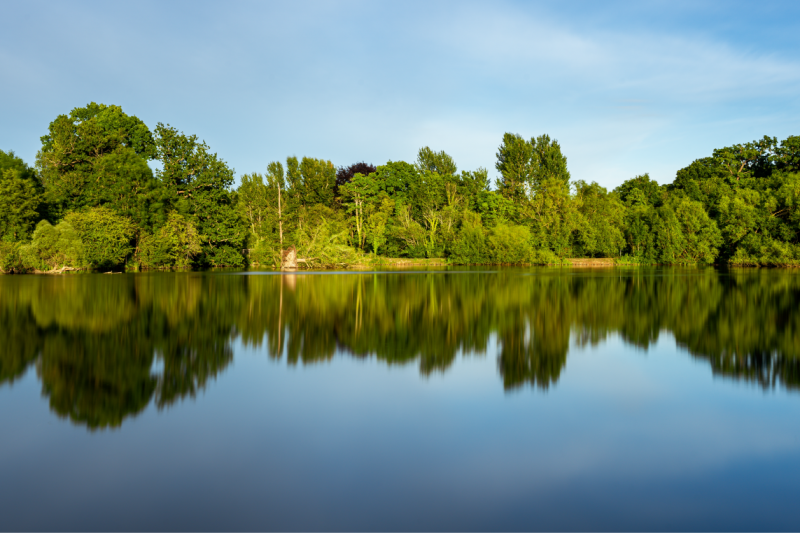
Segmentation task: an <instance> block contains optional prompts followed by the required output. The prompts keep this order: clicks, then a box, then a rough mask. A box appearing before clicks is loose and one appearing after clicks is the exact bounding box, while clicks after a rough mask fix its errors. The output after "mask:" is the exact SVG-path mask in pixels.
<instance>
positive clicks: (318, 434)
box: [0, 268, 800, 530]
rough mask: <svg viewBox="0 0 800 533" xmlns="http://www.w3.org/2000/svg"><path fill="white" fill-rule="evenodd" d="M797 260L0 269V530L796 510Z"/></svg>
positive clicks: (639, 523) (764, 523)
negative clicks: (768, 264) (714, 265)
mask: <svg viewBox="0 0 800 533" xmlns="http://www.w3.org/2000/svg"><path fill="white" fill-rule="evenodd" d="M799 302H800V272H796V271H792V270H766V269H762V270H731V271H721V270H715V269H710V268H709V269H700V268H698V269H690V268H686V269H680V268H664V269H655V268H654V269H645V268H638V269H637V268H630V269H625V268H616V269H595V270H580V269H548V268H519V269H513V268H507V269H506V268H504V269H486V268H484V269H452V270H441V271H427V270H426V271H392V272H383V271H382V272H318V273H315V272H308V273H307V272H299V273H296V274H281V273H275V272H257V271H256V272H232V271H219V272H178V273H140V274H123V275H104V274H82V275H66V276H0V424H2V431H1V432H0V502H2V503H0V529H3V530H53V529H57V530H75V529H80V530H116V529H124V530H151V529H157V530H171V529H192V530H232V529H248V530H252V529H258V530H265V529H266V530H316V529H324V530H343V529H344V530H365V529H369V530H375V529H377V530H386V529H389V530H419V529H423V530H442V529H444V530H452V529H458V530H530V529H547V530H575V529H581V530H585V529H615V530H631V529H635V530H641V529H661V530H663V529H669V530H683V529H691V530H706V529H725V530H771V529H778V530H798V529H800V513H798V512H797V511H796V509H795V508H794V505H796V502H797V500H798V497H800V416H799V415H800V310H799V309H798V303H799Z"/></svg>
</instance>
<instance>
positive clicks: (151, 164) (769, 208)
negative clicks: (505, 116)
mask: <svg viewBox="0 0 800 533" xmlns="http://www.w3.org/2000/svg"><path fill="white" fill-rule="evenodd" d="M41 142H42V146H41V149H40V150H39V153H38V154H37V157H36V162H35V165H34V166H33V167H31V166H29V165H28V164H26V163H25V162H24V161H22V160H21V159H20V158H19V157H16V156H15V154H14V153H13V152H11V151H9V152H3V151H0V271H2V272H17V273H18V272H30V271H54V270H61V271H63V270H64V269H96V270H106V271H108V270H120V269H123V268H130V269H155V268H186V267H213V266H236V267H244V266H248V265H261V266H267V267H271V266H278V265H280V261H281V257H282V250H286V249H288V248H289V247H294V248H295V249H296V250H297V252H298V255H299V256H300V257H301V258H303V259H304V262H303V263H301V265H306V266H311V267H331V266H350V265H354V264H358V263H368V262H373V261H381V258H443V259H446V260H447V261H448V262H449V263H451V264H565V263H568V260H569V258H575V257H606V258H614V259H615V260H616V261H617V262H619V263H626V264H730V265H774V266H782V265H797V264H800V207H799V206H798V203H800V137H797V136H791V137H789V138H787V139H785V140H783V141H780V142H779V141H778V140H777V139H776V138H770V137H764V138H763V139H761V140H758V141H754V142H749V143H746V144H740V145H734V146H731V147H727V148H722V149H718V150H714V152H713V154H712V155H711V156H710V157H706V158H703V159H699V160H697V161H694V162H693V163H691V164H690V165H689V166H687V167H685V168H683V169H681V170H679V171H678V172H677V175H676V177H675V180H674V181H673V182H672V183H671V184H668V185H659V184H658V183H657V182H655V181H654V180H652V179H650V177H649V176H648V175H647V174H644V175H641V176H636V177H633V178H631V179H628V180H627V181H625V182H623V183H622V184H621V185H620V186H619V187H617V188H616V189H614V190H613V191H610V192H609V191H608V190H606V189H605V188H603V187H601V186H600V185H598V184H597V183H594V182H593V183H587V182H585V181H582V180H573V179H572V178H571V176H570V173H569V171H568V169H567V159H566V157H565V155H564V154H563V153H562V151H561V147H560V145H559V144H558V142H557V141H556V140H554V139H551V138H550V137H549V136H548V135H541V136H539V137H535V138H531V139H530V140H527V139H525V138H523V137H521V136H520V135H516V134H511V133H507V134H505V135H504V136H503V139H502V141H501V143H500V146H499V148H498V150H497V162H496V165H495V166H496V170H497V171H498V172H499V177H498V179H497V180H496V182H495V183H494V184H492V183H491V181H490V179H489V175H488V171H487V170H486V169H483V168H479V169H476V170H472V171H464V170H461V171H459V170H458V168H457V166H456V163H455V161H454V160H453V158H452V157H450V156H449V155H448V154H446V153H445V152H443V151H439V152H437V151H435V150H432V149H430V148H429V147H424V148H422V149H420V150H419V153H418V156H417V160H416V161H414V162H413V163H408V162H404V161H396V162H393V161H389V162H387V163H386V164H384V165H380V166H377V167H376V166H373V165H372V164H369V163H366V162H359V163H355V164H351V165H346V166H339V167H336V166H334V164H333V163H332V162H331V161H327V160H323V159H315V158H311V157H303V158H302V159H298V158H297V157H295V156H291V157H288V158H287V159H286V161H285V163H284V162H281V161H274V162H271V163H269V164H267V166H266V172H265V173H264V174H261V173H251V174H245V175H243V176H241V179H240V184H239V186H238V188H236V187H234V184H235V179H234V171H233V169H232V168H231V167H230V166H229V165H228V164H227V163H226V162H225V161H224V160H222V159H221V158H220V157H219V156H218V155H217V154H215V153H213V152H212V151H211V149H210V147H209V146H208V145H206V144H205V143H204V142H201V141H199V140H198V139H197V137H196V136H194V135H186V134H185V133H183V132H181V131H179V130H178V129H176V128H174V127H172V126H169V125H164V124H161V123H159V124H157V125H156V127H155V129H153V130H151V129H149V128H148V127H147V126H146V125H145V124H144V123H143V122H142V121H141V120H139V119H138V118H136V117H135V116H131V115H127V114H125V113H124V112H123V111H122V109H121V108H120V107H118V106H106V105H102V104H95V103H92V104H89V105H87V106H86V107H83V108H77V109H74V110H73V111H72V112H70V113H69V115H61V116H59V117H57V118H56V119H55V120H54V121H53V122H51V123H50V125H49V128H48V133H47V135H45V136H43V137H42V138H41Z"/></svg>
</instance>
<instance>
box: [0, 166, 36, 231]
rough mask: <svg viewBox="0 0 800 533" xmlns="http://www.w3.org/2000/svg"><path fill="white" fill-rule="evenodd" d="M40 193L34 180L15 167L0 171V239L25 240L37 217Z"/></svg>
mask: <svg viewBox="0 0 800 533" xmlns="http://www.w3.org/2000/svg"><path fill="white" fill-rule="evenodd" d="M40 205H41V195H40V194H39V191H38V188H37V187H36V183H35V182H34V180H32V179H30V178H26V176H25V173H23V172H21V171H19V170H17V169H12V168H9V169H6V170H3V171H2V172H0V239H3V240H7V241H10V242H20V241H25V240H27V239H28V238H29V237H30V235H31V233H32V232H33V227H34V225H35V224H36V221H37V220H38V219H39V207H40Z"/></svg>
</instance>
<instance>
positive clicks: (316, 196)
mask: <svg viewBox="0 0 800 533" xmlns="http://www.w3.org/2000/svg"><path fill="white" fill-rule="evenodd" d="M300 176H301V177H302V179H303V189H304V191H305V194H304V197H303V205H305V206H306V207H309V206H312V205H316V204H320V205H324V206H326V207H332V206H333V187H334V185H336V167H334V166H333V163H331V162H330V161H324V160H322V159H313V158H310V157H304V158H303V159H302V161H300Z"/></svg>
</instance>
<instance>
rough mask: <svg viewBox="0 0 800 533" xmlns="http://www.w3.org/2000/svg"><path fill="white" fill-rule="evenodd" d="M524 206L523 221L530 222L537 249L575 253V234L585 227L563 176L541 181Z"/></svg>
mask: <svg viewBox="0 0 800 533" xmlns="http://www.w3.org/2000/svg"><path fill="white" fill-rule="evenodd" d="M532 193H533V194H532V196H531V198H530V200H529V201H528V202H527V203H526V204H524V205H523V211H522V212H521V216H520V217H519V218H520V220H522V221H525V222H527V223H528V224H529V225H530V228H531V233H532V244H533V247H534V248H535V249H542V250H551V251H553V252H554V253H555V254H556V255H557V256H558V257H561V258H565V257H570V256H571V254H572V246H571V245H572V235H573V232H575V231H577V230H578V229H579V228H580V227H581V225H582V224H581V222H582V220H581V213H580V211H579V210H578V203H577V201H576V200H575V199H574V198H573V197H572V196H570V193H569V185H568V184H567V183H565V182H564V181H562V180H561V179H560V178H551V179H547V180H545V181H543V182H540V183H538V184H537V185H536V187H535V188H534V189H533V190H532Z"/></svg>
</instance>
